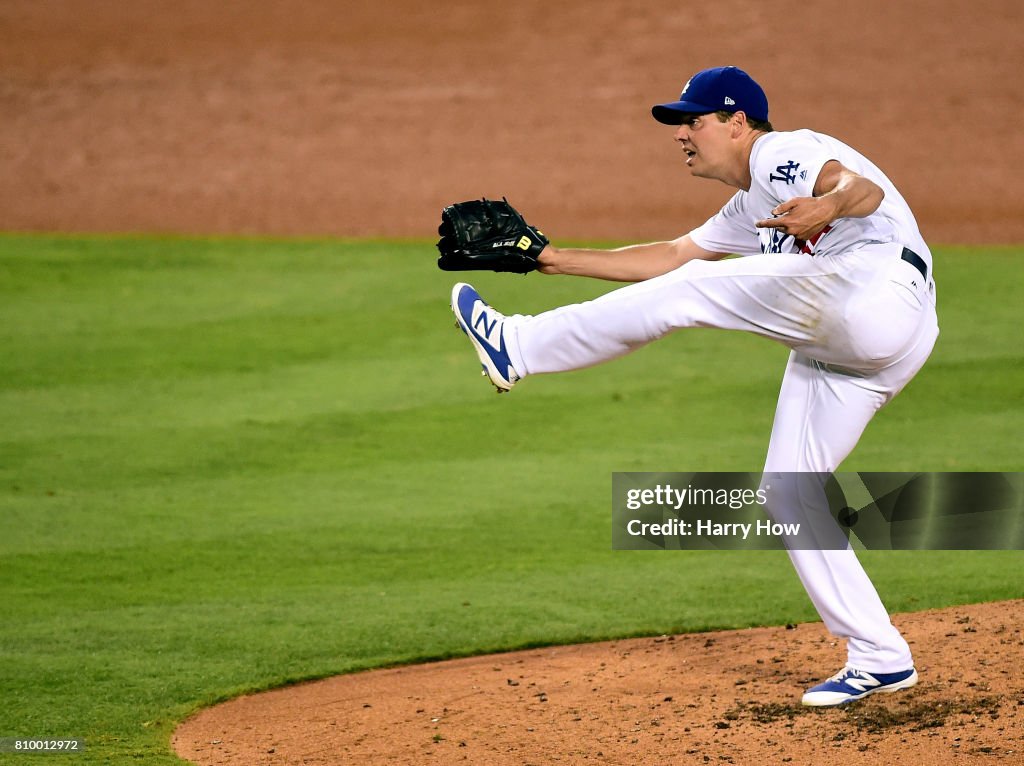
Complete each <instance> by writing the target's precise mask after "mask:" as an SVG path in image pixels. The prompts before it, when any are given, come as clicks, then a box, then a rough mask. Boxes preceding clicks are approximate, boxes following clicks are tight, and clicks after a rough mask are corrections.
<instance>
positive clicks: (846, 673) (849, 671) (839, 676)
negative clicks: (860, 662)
mask: <svg viewBox="0 0 1024 766" xmlns="http://www.w3.org/2000/svg"><path fill="white" fill-rule="evenodd" d="M861 672H862V671H860V670H857V668H854V667H851V666H849V665H847V666H846V667H845V668H843V669H842V670H840V671H839V672H838V673H836V674H835V675H834V676H832V677H831V678H830V679H828V680H829V681H833V682H835V683H842V682H843V681H845V680H846V679H847V678H849V677H850V676H859V675H861Z"/></svg>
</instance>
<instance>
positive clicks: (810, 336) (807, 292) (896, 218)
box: [438, 67, 939, 706]
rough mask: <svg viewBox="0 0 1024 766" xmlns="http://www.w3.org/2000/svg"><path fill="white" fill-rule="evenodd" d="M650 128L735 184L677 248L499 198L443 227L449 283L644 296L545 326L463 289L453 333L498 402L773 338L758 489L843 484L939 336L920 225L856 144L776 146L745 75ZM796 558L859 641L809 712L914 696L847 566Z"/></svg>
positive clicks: (816, 553)
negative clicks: (787, 478)
mask: <svg viewBox="0 0 1024 766" xmlns="http://www.w3.org/2000/svg"><path fill="white" fill-rule="evenodd" d="M652 111H653V115H654V118H655V119H656V120H658V121H659V122H661V123H664V124H666V125H671V126H673V127H674V128H675V135H674V137H675V140H676V142H677V143H678V145H679V149H680V150H681V153H682V156H683V159H684V161H685V164H686V166H687V167H688V168H689V169H690V173H691V175H694V176H698V177H700V178H710V179H715V180H717V181H721V182H723V183H725V184H728V185H729V186H731V187H734V188H735V189H737V191H736V194H735V195H734V196H733V197H732V199H730V200H729V202H728V203H726V205H725V206H724V207H723V208H722V209H721V210H719V211H718V212H717V213H715V214H714V215H713V216H711V218H709V219H708V220H707V221H706V222H705V223H703V224H701V225H700V226H698V227H697V228H695V229H693V230H692V231H690V232H689V233H687V234H684V235H682V236H680V237H678V238H677V239H674V240H671V241H666V242H651V243H646V244H639V245H633V246H629V247H624V248H619V249H617V250H588V249H565V248H556V247H553V246H551V245H550V243H549V242H548V239H547V237H545V236H544V234H543V233H541V232H540V231H539V230H537V229H536V228H534V227H531V226H529V225H527V223H526V222H525V221H524V220H523V218H522V216H521V215H520V214H519V213H518V212H517V211H516V210H515V209H514V208H512V206H511V205H509V204H508V203H507V202H506V201H501V202H492V201H489V200H477V201H474V202H467V203H458V204H456V205H452V206H449V207H448V208H445V211H444V212H443V214H442V224H441V227H440V230H439V231H440V234H441V235H442V236H441V239H440V241H439V242H438V249H439V251H440V253H441V257H440V260H439V262H438V263H439V266H440V267H441V268H443V269H447V270H465V269H490V270H494V271H512V272H520V273H525V272H528V271H533V270H537V271H540V272H541V273H543V274H574V275H578V276H587V277H595V278H599V279H608V280H615V281H620V282H632V283H635V284H631V285H629V286H626V287H623V288H620V289H618V290H615V291H613V292H610V293H608V294H607V295H604V296H602V297H601V298H598V299H597V300H594V301H589V302H586V303H581V304H577V305H572V306H565V307H562V308H559V309H555V310H553V311H548V312H545V313H543V314H538V315H536V316H524V315H509V316H506V315H504V314H502V313H500V312H498V311H496V310H495V309H493V308H492V307H490V306H489V305H488V304H487V303H485V302H484V300H483V299H482V298H481V297H480V295H479V294H478V293H477V292H476V290H474V289H473V288H472V287H471V286H470V285H468V284H464V283H460V284H457V285H455V288H454V289H453V291H452V295H451V305H452V310H453V311H454V312H455V316H456V319H457V321H458V324H459V326H460V327H461V329H462V330H463V332H464V333H465V334H466V335H467V336H468V338H469V340H470V342H471V343H472V345H473V348H474V350H475V351H476V354H477V356H478V357H479V359H480V363H481V364H482V366H483V369H484V372H485V374H486V375H487V377H488V378H489V379H490V381H491V382H492V383H493V384H494V385H495V386H496V387H497V389H498V391H499V392H505V391H509V390H511V389H512V387H513V386H515V385H516V384H517V383H519V382H520V381H521V380H522V379H523V378H525V377H527V376H529V375H539V374H542V373H552V372H562V371H565V370H575V369H579V368H582V367H588V366H590V365H595V364H599V363H601V362H606V361H608V360H610V359H614V358H615V357H618V356H621V355H623V354H626V353H628V352H629V351H633V350H635V349H637V348H639V347H640V346H643V345H644V344H646V343H650V342H651V341H653V340H657V339H658V338H661V337H664V336H665V335H667V334H668V333H670V332H673V331H675V330H679V329H682V328H689V327H715V328H720V329H726V330H743V331H746V332H749V333H753V334H755V335H760V336H762V337H765V338H769V339H771V340H774V341H777V342H779V343H782V344H784V345H786V346H787V347H789V348H790V349H791V352H790V355H789V361H788V364H787V365H786V370H785V374H784V376H783V380H782V388H781V391H780V393H779V400H778V405H777V408H776V412H775V421H774V424H773V427H772V434H771V440H770V442H769V444H768V453H767V457H766V460H765V467H764V471H765V474H766V475H767V474H769V473H773V474H774V473H783V472H791V473H797V472H816V473H828V472H833V471H835V470H836V469H837V468H838V467H839V464H840V463H841V462H842V461H843V459H844V458H845V457H846V456H847V455H848V454H849V453H850V452H851V450H853V448H854V446H855V445H856V444H857V441H858V439H859V438H860V435H861V433H863V431H864V429H865V427H866V426H867V424H868V421H869V420H870V419H871V417H872V415H874V414H875V412H877V411H878V410H879V409H880V408H881V407H882V406H884V405H885V404H886V403H887V402H889V401H890V400H891V399H892V398H893V397H894V396H896V394H898V393H899V392H900V390H901V389H902V388H903V387H904V386H906V385H907V383H908V382H909V381H910V380H911V378H913V377H914V375H915V374H916V373H917V371H918V370H919V369H920V368H921V366H922V365H923V364H924V363H925V360H926V359H927V358H928V356H929V354H930V353H931V350H932V347H933V346H934V344H935V341H936V338H937V337H938V332H939V330H938V323H937V319H936V313H935V285H934V281H933V276H932V256H931V253H930V252H929V250H928V245H927V244H926V243H925V242H924V240H923V239H922V237H921V233H920V231H919V230H918V226H917V222H916V221H915V219H914V215H913V213H912V212H911V210H910V208H909V207H908V205H907V203H906V201H905V200H904V199H903V197H902V196H901V195H900V193H899V192H898V191H897V189H896V187H895V186H893V184H892V182H891V181H890V180H889V179H888V178H887V177H886V176H885V174H884V173H882V171H881V170H879V169H878V168H877V167H876V166H875V165H874V164H872V163H871V161H870V160H868V159H867V158H866V157H864V156H863V155H861V154H860V153H858V152H857V151H855V150H854V149H851V148H850V147H849V146H846V145H845V144H844V143H842V142H840V141H838V140H836V139H835V138H832V137H831V136H827V135H824V134H821V133H817V132H814V131H811V130H796V131H792V132H782V131H775V130H774V129H773V128H772V125H771V123H770V122H769V121H768V99H767V97H766V96H765V93H764V91H763V90H762V89H761V87H760V86H759V85H758V84H757V83H756V82H755V81H754V80H753V79H752V78H751V77H750V76H749V75H748V74H747V73H746V72H744V71H742V70H740V69H737V68H736V67H718V68H714V69H706V70H704V71H701V72H699V73H697V74H696V75H694V76H693V77H692V78H691V79H690V80H689V82H687V84H686V86H685V87H684V88H683V92H682V94H681V95H680V97H679V99H678V100H676V101H671V102H669V103H665V104H659V105H657V106H655V107H654V108H653V110H652ZM729 255H739V256H744V257H739V258H729V259H726V256H729ZM781 502H784V500H783V501H781ZM766 510H767V512H768V513H769V514H770V515H774V514H784V511H785V509H783V508H772V507H768V508H766ZM789 557H790V559H791V560H792V562H793V565H794V567H795V568H796V571H797V574H798V575H799V577H800V580H801V582H802V583H803V585H804V587H805V589H806V590H807V593H808V595H809V596H810V598H811V600H812V602H813V603H814V606H815V608H816V609H817V610H818V613H819V614H820V615H821V618H822V619H823V620H824V622H825V625H826V626H827V628H828V629H829V630H830V631H831V632H832V633H833V634H835V635H836V636H839V637H842V638H845V639H846V649H847V658H846V665H845V667H844V668H843V669H842V670H841V671H840V672H839V673H837V674H836V675H834V676H832V677H831V678H829V679H827V680H825V681H824V682H823V683H821V684H819V685H817V686H814V687H813V688H811V689H809V690H807V692H806V693H805V694H804V696H803V703H804V704H805V705H815V706H827V705H840V704H844V703H847V702H851V701H853V700H857V699H861V698H862V697H865V696H867V695H869V694H872V693H874V692H893V691H898V690H900V689H906V688H908V687H911V686H913V685H914V684H915V683H917V672H916V671H915V669H914V661H913V658H912V656H911V653H910V648H909V647H908V646H907V642H906V641H905V640H904V639H903V637H902V636H901V635H900V633H899V632H898V631H897V630H896V628H895V627H894V626H893V625H892V623H891V621H890V619H889V616H888V613H887V612H886V609H885V607H884V606H883V604H882V601H881V600H880V598H879V596H878V593H877V592H876V590H875V588H874V586H873V585H872V583H871V581H870V580H869V579H868V576H867V574H866V573H865V571H864V569H863V568H862V567H861V565H860V562H859V561H858V560H857V557H856V556H855V554H854V552H853V550H852V549H850V548H847V549H845V550H790V551H789Z"/></svg>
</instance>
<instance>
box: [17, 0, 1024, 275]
mask: <svg viewBox="0 0 1024 766" xmlns="http://www.w3.org/2000/svg"><path fill="white" fill-rule="evenodd" d="M1022 18H1024V10H1022V6H1021V4H1020V3H1019V2H1018V0H973V1H972V2H966V0H964V1H960V0H957V1H955V2H954V1H953V0H939V1H938V2H934V3H923V2H900V3H887V2H884V0H862V1H861V2H847V1H846V0H823V1H822V2H817V3H813V4H809V3H805V2H797V0H779V1H778V2H773V3H764V2H754V1H753V0H718V1H717V2H715V3H713V4H710V3H703V4H691V5H681V4H679V3H677V2H670V1H669V0H653V1H651V2H643V3H635V2H627V0H596V1H595V2H583V0H566V1H565V2H558V3H549V2H546V0H517V1H516V2H513V3H497V2H491V3H488V2H470V1H469V0H446V2H444V3H441V4H436V5H435V4H421V3H419V2H416V1H414V0H345V2H343V3H338V2H336V1H335V0H304V1H303V2H301V3H300V2H294V1H289V0H260V2H258V3H250V2H242V1H241V0H223V2H217V3H209V2H205V1H204V0H179V1H178V2H175V3H165V2H160V0H136V2H131V3H128V2H116V1H112V0H105V1H103V2H97V1H96V0H47V2H38V0H6V1H5V2H4V3H2V4H0V39H3V41H4V44H3V45H2V46H0V108H2V111H3V115H4V119H3V120H2V121H0V169H2V172H0V230H10V229H29V230H45V231H50V230H65V231H66V230H71V231H127V230H130V231H173V232H198V233H206V232H225V233H232V232H246V233H253V234H260V233H269V234H284V235H293V234H301V235H307V234H343V235H357V236H362V235H388V236H394V235H401V236H417V237H421V236H430V235H431V234H432V233H433V231H434V229H435V228H436V225H437V215H438V210H439V209H440V207H441V206H442V205H443V204H446V203H447V202H450V201H453V200H457V199H465V198H470V197H476V196H480V195H484V194H486V195H492V196H498V195H501V194H507V195H508V196H509V198H510V199H511V200H512V201H513V202H514V203H516V204H517V205H518V206H519V207H520V208H522V209H523V211H524V213H526V214H527V216H528V217H529V218H530V219H531V221H533V222H534V223H536V224H537V225H538V226H541V227H542V228H543V229H544V230H545V232H547V233H548V234H549V235H550V236H552V237H553V238H554V239H555V241H556V242H558V240H559V239H562V238H574V237H591V238H594V237H614V238H621V239H667V238H671V237H674V236H677V235H678V234H680V233H682V232H684V231H686V230H688V229H689V228H692V227H693V226H694V225H696V224H698V223H701V222H702V221H703V220H704V219H705V218H707V216H708V215H709V214H710V213H711V212H713V211H714V209H716V206H717V205H718V204H720V203H721V202H723V201H724V200H725V199H727V198H728V196H729V195H730V194H731V190H730V189H728V188H727V187H725V186H723V185H720V184H714V183H709V182H706V181H697V180H695V179H691V178H689V176H688V173H687V172H686V170H685V168H684V167H683V165H682V159H681V154H680V152H679V151H678V150H677V149H676V148H675V147H674V146H673V145H672V141H671V129H668V128H666V127H665V126H663V125H658V124H657V123H655V122H654V120H653V119H651V117H650V113H649V108H650V105H651V104H653V103H655V102H658V101H664V100H667V99H670V98H674V97H675V96H676V95H677V94H678V92H679V90H680V89H681V87H682V84H683V81H684V80H685V79H686V78H687V77H688V76H689V75H690V74H691V73H692V72H693V71H695V70H697V69H700V68H703V67H705V66H711V65H715V64H722V63H730V64H737V65H739V66H742V67H744V68H746V69H747V70H748V71H750V72H751V73H752V74H753V75H754V76H755V77H757V78H758V79H759V80H760V81H762V83H763V84H764V86H765V88H766V89H767V91H768V94H769V97H770V99H771V117H772V120H773V121H774V123H775V124H776V127H778V128H780V129H788V128H795V127H813V128H816V129H819V130H823V131H825V132H830V133H833V134H835V135H837V136H839V137H840V138H843V139H845V140H846V141H847V142H848V143H851V144H852V145H853V146H855V147H858V148H861V149H863V150H864V151H865V152H866V153H867V154H868V155H869V156H870V157H872V158H873V159H874V160H875V161H876V162H877V163H878V164H879V165H880V166H881V167H882V168H883V169H885V170H886V171H887V172H888V173H889V174H890V176H891V177H892V178H893V179H894V180H895V182H896V184H897V186H899V187H900V189H901V190H902V191H903V193H904V195H905V196H906V197H907V198H908V200H909V201H910V202H911V205H912V206H913V207H914V209H915V211H916V212H917V213H918V216H919V218H920V220H921V224H922V229H923V231H924V233H925V236H926V238H928V239H930V240H931V241H934V242H939V243H951V242H967V243H970V242H1021V241H1024V175H1022V174H1021V173H1020V172H1019V165H1020V157H1021V156H1024V132H1022V131H1021V130H1020V119H1019V118H1020V117H1021V115H1022V113H1024V95H1022V93H1021V89H1020V88H1019V87H1018V81H1019V76H1020V72H1021V71H1022V70H1024V46H1021V45H1020V44H1019V33H1020V29H1021V23H1022ZM940 278H941V275H940Z"/></svg>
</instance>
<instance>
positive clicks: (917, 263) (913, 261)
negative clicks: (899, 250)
mask: <svg viewBox="0 0 1024 766" xmlns="http://www.w3.org/2000/svg"><path fill="white" fill-rule="evenodd" d="M900 258H902V259H903V260H905V261H906V262H907V263H909V264H910V265H911V266H913V267H914V268H915V269H917V270H918V271H920V272H921V276H922V277H924V278H925V279H928V264H927V263H925V262H924V258H922V257H921V256H920V255H918V254H917V253H915V252H914V251H913V250H911V249H910V248H909V247H905V248H903V255H901V256H900Z"/></svg>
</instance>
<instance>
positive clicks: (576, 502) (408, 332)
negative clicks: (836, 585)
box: [0, 236, 1024, 764]
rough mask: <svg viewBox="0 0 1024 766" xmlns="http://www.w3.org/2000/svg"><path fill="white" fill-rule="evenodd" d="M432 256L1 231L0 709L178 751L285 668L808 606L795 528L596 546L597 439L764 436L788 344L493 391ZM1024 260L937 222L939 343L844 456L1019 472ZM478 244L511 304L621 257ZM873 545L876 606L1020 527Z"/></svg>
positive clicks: (640, 359) (389, 245)
mask: <svg viewBox="0 0 1024 766" xmlns="http://www.w3.org/2000/svg"><path fill="white" fill-rule="evenodd" d="M433 260H434V256H433V254H432V247H431V245H430V244H429V243H418V242H400V243H393V242H360V241H317V240H310V241H265V242H260V241H255V240H242V239H239V240H233V239H185V238H146V237H112V238H103V237H81V238H76V237H57V236H54V237H48V236H3V237H0V416H2V422H3V428H2V429H0V572H2V574H3V576H2V578H0V597H2V598H3V602H4V605H5V620H4V621H3V622H2V623H0V680H2V683H3V690H4V699H5V701H7V702H8V704H7V705H5V706H4V708H3V710H2V711H0V730H2V731H5V732H8V733H9V734H10V735H23V736H47V735H51V736H85V737H86V738H87V739H88V741H89V749H88V750H87V751H86V753H85V754H84V755H80V756H75V760H74V763H76V764H93V763H96V764H98V763H106V762H110V761H117V762H123V761H126V760H128V759H129V758H132V757H136V758H138V757H141V758H145V759H146V760H147V761H151V762H153V763H157V764H160V763H166V764H170V763H174V762H176V759H175V758H174V757H173V756H171V755H170V753H169V751H168V748H167V736H168V735H169V733H170V731H171V729H172V727H173V724H174V722H175V720H177V719H180V717H182V716H184V715H186V714H187V713H188V712H189V711H190V710H193V709H195V707H196V706H198V705H202V704H208V703H210V702H213V701H215V700H217V699H222V698H224V697H226V696H230V695H232V694H236V693H239V692H242V691H247V690H252V689H258V688H265V687H267V686H271V685H275V684H279V683H283V682H285V681H288V680H294V679H300V678H310V677H319V676H323V675H327V674H332V673H337V672H344V671H350V670H354V669H360V668H366V667H373V666H377V665H382V664H393V663H396V662H404V661H410V660H413V659H417V658H428V657H445V656H454V655H463V654H468V653H474V652H480V651H490V650H496V649H505V648H512V647H521V646H531V645H541V644H546V643H552V642H555V643H558V642H565V641H574V640H594V639H599V638H607V637H614V636H626V635H637V634H644V633H657V632H666V631H681V630H699V629H707V628H719V627H739V626H745V625H752V624H768V623H779V622H789V621H797V620H808V619H814V612H813V610H812V608H811V607H810V604H809V603H808V602H807V599H806V597H805V596H804V594H803V592H802V590H801V588H800V585H799V583H798V582H797V581H796V577H795V575H794V574H793V572H792V570H791V568H790V566H789V563H788V561H787V560H786V559H785V556H784V555H781V554H775V553H748V552H732V553H713V552H691V553H686V554H673V553H662V554H647V553H636V554H631V553H626V552H613V551H610V550H609V549H608V548H609V545H610V543H609V539H610V529H609V521H610V518H609V515H608V491H609V488H610V476H609V474H610V473H611V472H612V471H615V470H738V471H743V470H756V469H757V468H758V467H759V465H760V462H761V460H762V458H763V453H764V449H765V446H766V444H767V440H768V434H769V432H770V428H771V417H772V409H773V404H774V399H775V396H776V394H777V392H778V386H779V381H780V380H781V374H782V367H783V364H784V361H785V356H786V351H785V349H783V348H781V347H778V346H774V345H772V344H769V343H766V342H763V341H760V340H758V339H754V338H749V337H745V336H741V335H738V334H728V333H720V332H693V333H690V332H683V333H678V334H676V335H674V336H672V337H670V338H667V339H665V340H664V341H662V342H660V343H657V344H654V345H652V346H650V347H648V348H645V349H643V350H641V351H640V352H638V353H636V354H633V355H631V356H629V357H628V358H625V359H622V360H618V361H616V362H615V363H613V364H610V365H606V366H603V367H601V368H599V369H592V370H583V371H579V372H576V373H571V374H567V375H563V376H552V377H543V376H541V377H537V378H531V379H528V380H527V381H525V382H524V383H523V384H522V386H521V389H517V391H516V392H515V393H514V394H513V395H511V396H510V397H502V398H498V397H496V396H494V395H493V394H491V393H489V392H488V390H487V387H486V385H485V384H484V383H482V382H481V381H480V380H478V379H475V376H476V373H477V365H476V362H475V360H474V359H473V356H472V354H471V353H470V351H469V348H468V345H467V344H466V343H465V341H464V340H463V339H462V337H461V336H460V335H459V334H458V333H457V332H456V331H455V330H454V329H453V328H452V327H451V324H452V318H451V314H450V311H449V310H448V307H447V295H448V289H449V287H450V284H451V282H452V276H451V275H449V274H444V273H441V272H438V271H437V270H436V269H435V268H434V265H433ZM1020 263H1021V261H1020V252H1019V249H1013V248H1009V249H1007V248H1003V249H998V248H979V249H973V250H967V249H948V250H940V251H938V252H937V253H936V272H937V276H938V281H939V307H940V324H941V326H942V336H941V338H940V342H939V345H938V346H937V348H936V351H935V354H934V355H933V358H932V360H931V361H930V362H929V364H928V365H927V366H926V367H925V369H924V370H923V371H922V373H921V374H920V375H919V376H918V378H917V379H916V380H915V381H914V382H913V383H912V384H911V385H910V387H909V388H908V390H907V392H906V393H905V394H902V395H901V396H899V397H897V399H896V400H895V401H894V402H893V403H892V404H891V405H890V406H889V407H887V408H886V409H885V410H884V411H883V412H882V413H880V414H879V416H878V417H877V418H876V419H875V422H874V423H872V425H871V426H870V427H869V428H868V431H867V433H866V435H865V438H864V440H863V441H862V443H861V445H860V446H859V447H858V449H857V451H856V452H855V453H854V455H852V456H851V458H850V459H849V460H848V461H847V463H846V464H845V465H844V468H845V469H847V470H922V469H924V470H942V469H954V470H1021V463H1022V461H1021V459H1020V452H1019V449H1018V448H1017V443H1018V434H1019V433H1020V431H1021V427H1022V426H1024V401H1022V398H1021V392H1022V391H1024V385H1022V383H1024V380H1022V370H1024V365H1022V364H1021V361H1022V360H1021V358H1020V357H1019V356H1018V355H1014V354H1013V353H1012V350H1013V349H1016V348H1019V343H1018V342H1017V338H1016V334H1017V329H1016V328H1017V326H1018V325H1019V309H1018V308H1017V305H1018V304H1017V303H1016V302H1015V300H1014V296H1013V294H1012V292H1013V290H1014V286H1015V285H1016V284H1018V283H1019V281H1020V278H1021V276H1024V267H1022V266H1021V265H1020ZM473 276H474V279H473V281H474V283H475V284H477V286H478V287H479V288H480V289H481V291H482V292H483V294H484V295H486V296H487V297H488V298H489V299H491V300H493V301H494V303H495V305H497V306H498V307H499V308H507V309H515V310H518V311H523V312H527V313H531V312H537V311H541V310H544V309H547V308H551V307H554V306H557V305H561V304H564V303H567V302H571V301H577V300H585V299H589V298H592V297H595V296H597V295H600V294H602V293H604V292H607V291H608V290H610V289H613V288H614V285H609V284H606V283H599V282H587V281H584V280H570V279H558V278H552V279H548V278H541V277H536V276H530V277H527V278H518V277H510V276H509V275H494V274H480V275H473ZM862 555H863V558H864V560H865V563H866V566H867V568H868V570H869V572H871V573H872V575H873V576H874V577H875V579H876V581H877V582H878V584H879V587H880V590H881V591H882V593H883V596H884V597H885V599H886V601H887V603H888V604H889V606H890V607H891V608H892V609H894V610H904V609H915V608H924V607H928V606H940V605H945V604H952V603H963V602H967V601H975V600H988V599H998V598H1009V597H1014V596H1021V595H1024V594H1022V592H1021V587H1020V585H1019V580H1018V579H1016V578H1012V577H1007V576H1006V575H1007V572H1015V571H1019V568H1020V566H1021V565H1022V564H1024V556H1022V554H1020V553H1019V552H921V553H919V552H876V553H866V554H862ZM723 572H728V573H729V575H728V577H723V576H722V573H723ZM936 574H939V575H941V576H938V577H937V576H936ZM12 757H13V756H12ZM4 758H5V756H3V755H0V761H2V760H3V759H4ZM53 758H55V759H57V760H56V761H55V762H61V759H62V758H63V756H53Z"/></svg>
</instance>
